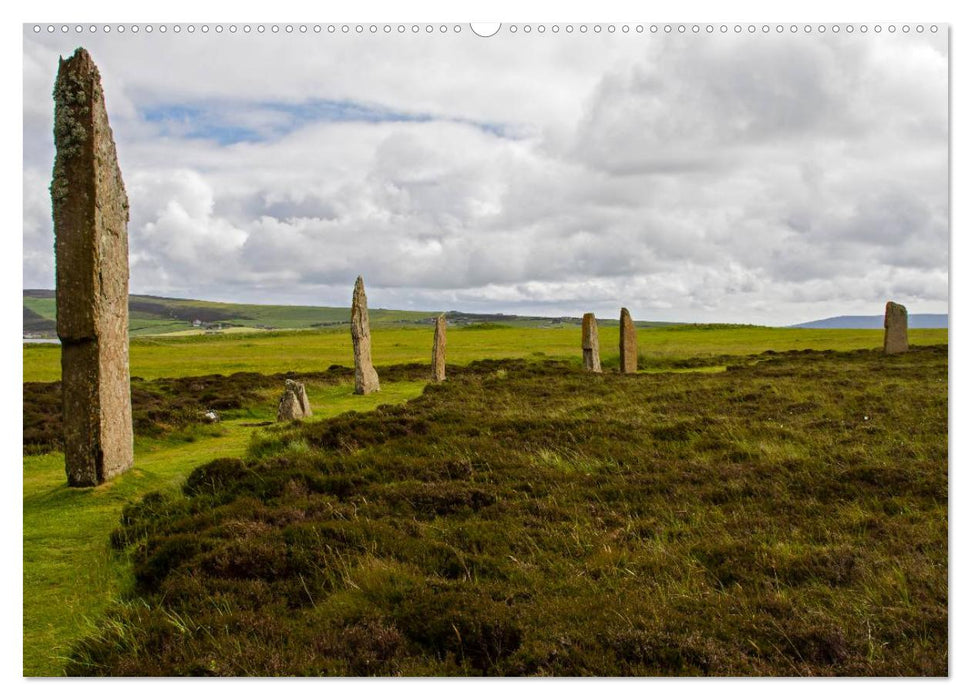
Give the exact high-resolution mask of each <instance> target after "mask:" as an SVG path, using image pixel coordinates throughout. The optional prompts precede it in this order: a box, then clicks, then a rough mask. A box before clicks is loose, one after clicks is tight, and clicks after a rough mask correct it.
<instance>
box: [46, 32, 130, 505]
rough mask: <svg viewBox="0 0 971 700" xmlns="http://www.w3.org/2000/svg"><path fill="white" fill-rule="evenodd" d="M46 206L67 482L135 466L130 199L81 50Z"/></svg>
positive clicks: (63, 108) (63, 84) (65, 76)
mask: <svg viewBox="0 0 971 700" xmlns="http://www.w3.org/2000/svg"><path fill="white" fill-rule="evenodd" d="M54 146H55V148H56V151H57V153H56V156H55V159H54V173H53V179H52V181H51V204H52V209H53V218H54V240H55V244H54V251H55V259H56V268H57V294H56V296H57V336H58V338H60V340H61V387H62V410H63V419H64V420H63V424H64V463H65V469H66V471H67V482H68V485H70V486H95V485H97V484H101V483H103V482H105V481H107V480H108V479H111V478H112V477H114V476H115V475H117V474H120V473H122V472H124V471H126V470H127V469H129V468H130V467H131V466H132V459H133V455H132V413H131V383H130V377H129V370H128V197H127V195H126V194H125V185H124V183H123V182H122V179H121V170H120V169H119V167H118V159H117V154H116V152H115V143H114V141H113V139H112V134H111V127H110V126H109V125H108V113H107V111H106V110H105V103H104V94H103V92H102V88H101V75H100V74H99V73H98V68H97V66H95V65H94V61H92V60H91V56H90V55H89V54H88V52H87V51H85V50H84V49H83V48H79V49H78V50H77V51H75V52H74V55H73V56H71V57H70V58H69V59H67V60H66V61H65V60H64V59H61V61H60V64H59V66H58V70H57V80H56V82H55V84H54Z"/></svg>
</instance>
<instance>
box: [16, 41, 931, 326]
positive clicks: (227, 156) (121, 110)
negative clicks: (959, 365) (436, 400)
mask: <svg viewBox="0 0 971 700" xmlns="http://www.w3.org/2000/svg"><path fill="white" fill-rule="evenodd" d="M143 26H144V25H143ZM167 26H168V31H167V32H166V33H164V34H162V33H160V32H159V31H158V30H157V29H155V31H153V32H152V33H147V32H146V31H144V29H143V30H142V31H140V32H138V33H137V34H133V33H132V32H131V31H126V32H125V33H124V34H119V33H118V31H117V25H112V31H111V33H109V34H105V33H104V32H103V31H101V30H100V28H99V31H97V32H94V33H91V32H89V31H88V28H87V26H85V28H84V31H83V32H82V33H81V34H78V33H76V32H75V31H74V29H73V26H72V27H71V29H70V31H69V32H68V33H66V34H64V33H62V32H61V31H60V28H59V27H58V28H57V30H56V31H55V32H54V33H52V34H49V33H48V32H47V31H46V25H44V27H43V28H42V31H41V32H40V33H37V34H35V33H34V32H33V31H32V25H28V26H26V27H25V29H24V45H23V52H24V69H23V70H24V74H23V81H24V103H23V109H24V113H23V123H24V127H23V128H24V133H23V136H24V151H23V178H24V195H23V196H24V201H23V207H24V210H23V217H24V233H23V236H24V239H23V251H24V260H23V278H24V280H23V284H24V287H25V288H33V287H41V288H52V287H53V279H54V257H53V231H52V224H51V215H50V196H49V193H48V189H47V188H48V185H49V182H50V176H51V167H52V164H53V158H54V149H53V141H52V128H53V126H52V120H53V104H52V100H51V90H52V87H53V83H54V76H55V74H56V70H57V60H58V56H59V55H63V56H65V57H66V56H67V55H69V54H70V53H72V52H73V50H74V48H75V47H77V46H79V45H83V46H84V47H86V48H87V49H88V50H89V51H90V53H91V54H92V57H93V58H94V60H95V62H96V63H97V64H98V66H99V68H100V70H101V74H102V81H103V85H104V90H105V95H106V101H107V107H108V113H109V118H110V120H111V124H112V128H113V131H114V136H115V140H116V143H117V148H118V154H119V160H120V164H121V170H122V173H123V176H124V180H125V184H126V188H127V190H128V195H129V199H130V203H131V221H130V224H129V249H130V263H131V278H130V287H131V291H132V293H140V294H159V295H166V296H177V297H190V298H201V299H210V300H220V301H239V302H249V303H281V304H312V305H328V306H348V305H349V304H350V296H351V289H352V286H353V283H354V279H355V278H356V276H357V275H359V274H361V275H363V276H364V279H365V283H366V285H367V289H368V298H369V303H370V305H371V306H372V307H384V308H402V309H422V310H429V311H432V310H450V309H456V310H463V311H470V312H505V313H518V314H540V315H550V316H551V315H569V316H578V315H580V314H582V313H584V312H587V311H593V312H595V313H597V314H598V316H603V317H615V316H616V315H617V314H618V312H619V308H620V307H621V306H626V307H628V308H629V309H630V311H631V313H632V315H633V316H634V318H635V319H638V320H658V321H691V322H740V323H765V324H771V325H789V324H794V323H799V322H803V321H808V320H812V319H816V318H823V317H828V316H835V315H842V314H865V315H873V314H881V313H882V311H883V306H884V304H885V302H886V301H887V300H888V299H893V300H895V301H897V302H900V303H903V304H905V305H906V306H907V307H908V309H909V310H910V312H911V313H946V312H947V311H948V246H949V231H948V216H949V211H948V210H949V202H948V175H949V172H948V46H947V27H946V26H944V25H940V27H939V30H938V31H937V32H936V33H932V32H931V31H930V29H929V28H930V26H931V25H926V24H925V25H922V28H923V29H924V31H923V32H921V33H918V32H916V30H912V31H910V32H909V33H906V34H905V33H903V32H902V31H900V30H899V29H898V31H896V32H895V33H893V34H891V33H890V32H889V31H888V25H883V31H882V32H881V33H879V34H877V33H876V32H875V31H874V29H875V28H874V27H873V25H870V26H869V27H868V31H867V32H866V33H863V32H862V31H861V27H860V25H859V24H857V25H853V26H854V31H853V32H852V33H850V32H847V31H846V26H847V25H846V24H843V25H841V29H842V31H840V32H839V33H834V32H833V31H832V25H827V29H828V31H826V32H825V33H820V32H819V31H818V29H817V26H818V25H814V26H813V31H812V32H810V33H806V32H805V31H803V29H802V26H803V25H799V31H797V32H796V33H792V32H790V31H789V26H790V25H788V24H787V25H785V27H784V31H783V32H782V33H778V32H776V30H775V26H774V25H773V26H772V27H770V31H769V32H768V33H763V32H762V31H761V27H759V28H757V31H756V32H755V33H754V34H750V33H749V32H748V29H747V26H744V25H743V28H742V29H743V30H742V32H740V33H737V34H736V33H735V32H734V27H733V26H730V27H729V30H728V32H726V33H724V34H723V33H721V32H720V31H719V28H720V25H714V31H713V32H712V33H710V34H709V33H708V32H707V31H706V27H705V25H701V26H700V29H699V32H698V33H694V32H692V29H691V27H692V25H687V28H686V31H685V33H683V34H682V33H679V32H678V31H677V29H675V30H674V31H673V32H671V33H665V32H664V31H663V25H662V26H661V28H660V31H658V32H657V33H651V32H650V25H645V26H644V31H643V32H641V33H638V32H637V31H636V29H635V27H636V25H630V30H629V31H628V32H627V33H626V34H625V33H624V32H623V31H622V25H616V27H615V31H614V32H613V33H611V32H609V31H608V30H607V28H608V26H609V25H606V24H604V25H600V26H601V30H602V31H601V32H599V33H597V32H595V31H594V29H593V25H589V27H590V29H589V30H588V31H587V32H586V33H582V34H581V33H580V32H579V31H578V30H577V29H574V31H573V32H572V33H567V32H566V31H565V25H560V31H559V32H557V33H556V34H554V33H553V32H552V28H551V26H550V25H545V31H544V32H543V33H540V32H539V30H538V25H537V24H533V25H530V28H531V31H530V32H529V33H526V32H525V31H524V26H523V25H518V27H517V31H516V32H515V33H513V32H511V31H510V29H511V27H510V25H505V26H504V27H503V29H502V30H501V31H500V32H499V33H498V34H497V35H496V36H493V37H491V38H487V39H486V38H480V37H477V36H475V35H474V34H472V33H471V32H470V31H469V28H468V25H462V26H461V28H462V31H460V32H457V33H456V32H455V31H454V29H453V27H454V25H448V26H447V31H446V32H445V33H442V32H440V31H439V25H435V26H434V28H433V31H432V32H431V33H427V32H426V31H425V27H424V25H422V26H421V27H420V30H419V32H418V33H413V32H412V31H411V25H408V26H407V27H406V31H405V32H403V33H400V34H399V33H398V32H397V26H398V25H391V32H390V33H388V34H385V32H384V31H383V28H384V25H377V26H376V32H375V33H371V32H370V31H369V27H370V25H364V31H363V32H362V33H360V34H358V33H357V32H356V31H355V27H354V25H351V26H350V31H349V32H348V33H347V34H344V33H343V32H341V30H340V25H338V29H337V31H336V32H334V33H329V32H328V31H327V27H328V25H323V27H322V31H321V32H320V33H315V32H314V31H313V25H309V26H308V31H307V32H305V33H301V32H300V31H299V26H300V25H295V29H294V31H293V32H292V33H287V32H286V31H285V29H284V27H285V25H279V27H280V31H279V32H277V33H275V34H274V33H273V32H272V31H270V29H269V28H270V26H271V25H266V26H267V31H266V32H264V33H263V34H259V33H257V32H256V31H255V27H256V25H251V26H252V27H254V30H253V31H251V32H250V33H249V34H245V33H244V32H243V31H242V26H243V25H241V24H240V25H237V26H238V28H237V31H236V32H235V33H231V32H230V31H229V28H228V27H229V25H228V24H227V25H223V26H224V31H223V32H221V33H219V34H217V33H216V32H215V29H214V27H215V25H209V26H210V31H209V32H208V33H206V34H203V33H202V32H201V30H200V29H197V30H196V32H195V33H193V34H189V33H188V32H187V31H185V29H183V31H182V32H180V33H179V34H176V33H175V32H174V31H172V29H171V28H172V26H173V25H167ZM196 26H197V27H201V25H199V24H197V25H196ZM575 26H578V25H575ZM675 26H676V25H675ZM156 27H157V25H156ZM183 27H184V25H183Z"/></svg>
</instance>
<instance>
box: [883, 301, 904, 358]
mask: <svg viewBox="0 0 971 700" xmlns="http://www.w3.org/2000/svg"><path fill="white" fill-rule="evenodd" d="M883 351H884V352H885V353H887V354H888V355H895V354H897V353H900V352H907V307H905V306H902V305H901V304H895V303H894V302H892V301H888V302H887V310H886V311H885V312H884V314H883Z"/></svg>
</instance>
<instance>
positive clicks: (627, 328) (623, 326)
mask: <svg viewBox="0 0 971 700" xmlns="http://www.w3.org/2000/svg"><path fill="white" fill-rule="evenodd" d="M620 371H621V372H623V373H624V374H634V373H635V372H637V331H636V330H635V329H634V322H633V321H632V320H631V317H630V311H628V310H627V309H621V310H620Z"/></svg>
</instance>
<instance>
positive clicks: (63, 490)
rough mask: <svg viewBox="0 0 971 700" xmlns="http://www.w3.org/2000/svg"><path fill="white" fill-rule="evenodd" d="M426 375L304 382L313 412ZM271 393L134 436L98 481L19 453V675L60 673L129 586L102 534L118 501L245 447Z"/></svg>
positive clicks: (393, 394)
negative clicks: (90, 484)
mask: <svg viewBox="0 0 971 700" xmlns="http://www.w3.org/2000/svg"><path fill="white" fill-rule="evenodd" d="M423 385H424V384H423V382H398V383H386V384H385V385H384V386H383V387H382V391H381V392H380V393H379V394H372V395H369V396H354V395H353V386H352V385H350V384H347V383H344V384H336V385H314V384H308V393H309V397H310V400H311V405H312V406H313V408H314V412H315V416H314V418H313V419H311V420H322V419H326V418H327V417H329V416H335V415H338V414H340V413H343V412H345V411H348V410H357V411H368V410H372V409H374V408H375V407H376V406H378V405H380V404H393V403H400V402H402V401H405V400H407V399H409V398H412V397H414V396H416V395H418V394H419V393H420V392H421V389H422V387H423ZM276 394H278V392H272V391H267V392H263V398H264V400H263V401H261V402H260V403H259V404H257V405H255V406H251V407H249V408H247V409H245V410H240V411H236V412H235V414H236V416H237V417H231V419H230V420H226V421H223V422H222V423H220V424H218V425H216V426H189V427H187V428H184V429H181V430H179V431H177V432H175V433H172V434H169V435H166V436H165V437H164V438H163V439H151V438H146V437H140V438H139V439H137V440H136V444H135V465H134V468H133V469H132V470H130V471H129V472H127V473H125V474H123V475H122V476H120V477H118V478H116V479H114V480H113V481H111V482H109V483H107V484H104V485H102V486H99V487H96V488H90V489H71V488H68V487H67V485H66V481H65V476H64V457H63V454H61V453H60V452H52V453H48V454H43V455H34V456H25V457H24V464H23V493H24V495H23V498H24V521H23V526H24V578H23V581H24V675H26V676H49V675H53V676H57V675H63V670H64V662H65V659H66V656H67V654H68V652H69V650H70V648H71V646H72V645H73V644H74V643H75V642H76V641H77V640H78V639H79V638H80V637H81V636H83V635H85V634H88V633H91V632H92V631H93V630H94V629H95V624H96V622H97V621H98V619H99V618H100V617H101V616H102V614H103V612H104V611H105V609H106V608H107V606H108V605H109V604H110V603H111V602H112V600H114V599H115V598H116V597H117V596H118V595H119V594H120V593H121V592H122V591H124V590H126V589H127V588H128V587H129V586H130V584H131V569H130V564H129V561H128V557H127V556H125V555H123V554H118V553H116V552H112V551H111V549H110V547H109V543H108V535H109V534H110V532H111V531H112V529H114V528H115V527H116V526H117V524H118V518H119V516H120V515H121V512H122V509H123V508H124V506H125V505H126V504H128V503H131V502H133V501H136V500H137V499H139V498H140V497H141V496H143V495H144V494H146V493H148V492H150V491H162V492H166V493H171V492H174V491H175V490H176V489H177V488H178V487H179V486H180V485H181V484H182V482H183V481H184V480H185V477H186V475H187V474H188V473H189V472H191V471H192V470H193V469H194V468H196V467H198V466H199V465H201V464H203V463H205V462H208V461H210V460H212V459H214V458H217V457H238V456H241V455H242V454H244V453H245V451H246V449H247V446H248V445H249V443H250V440H251V439H252V438H253V436H254V434H256V433H258V432H260V430H259V428H255V427H253V424H254V423H256V422H260V421H267V420H273V419H274V418H275V411H276V406H275V399H276V398H277V396H276ZM229 415H230V416H232V415H233V412H230V414H229Z"/></svg>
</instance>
